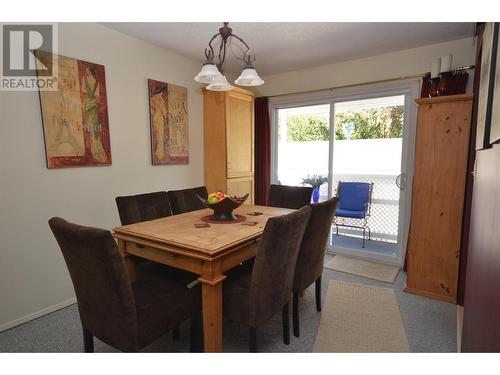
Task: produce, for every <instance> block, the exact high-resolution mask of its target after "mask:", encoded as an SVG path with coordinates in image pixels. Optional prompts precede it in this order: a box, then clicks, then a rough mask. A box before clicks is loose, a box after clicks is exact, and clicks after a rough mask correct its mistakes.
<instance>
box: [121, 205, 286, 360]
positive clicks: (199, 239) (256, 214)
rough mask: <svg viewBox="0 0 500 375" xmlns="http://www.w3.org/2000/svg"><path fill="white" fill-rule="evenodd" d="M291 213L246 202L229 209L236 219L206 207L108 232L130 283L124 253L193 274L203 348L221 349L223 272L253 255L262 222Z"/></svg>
mask: <svg viewBox="0 0 500 375" xmlns="http://www.w3.org/2000/svg"><path fill="white" fill-rule="evenodd" d="M292 211H294V210H291V209H286V208H279V207H269V206H257V205H250V204H246V205H243V206H240V207H238V208H237V209H236V210H235V211H234V213H235V214H236V215H237V217H238V220H236V221H234V222H219V223H216V222H213V221H210V218H209V216H210V215H211V214H212V210H210V209H202V210H196V211H191V212H187V213H183V214H180V215H174V216H167V217H163V218H160V219H156V220H150V221H144V222H140V223H136V224H130V225H124V226H121V227H117V228H115V229H114V230H113V236H114V237H115V238H116V240H117V242H118V248H119V250H120V254H121V256H122V257H123V259H124V262H125V266H126V270H127V273H128V275H129V277H130V279H131V281H132V282H134V281H135V260H134V259H133V257H131V256H130V255H134V256H137V257H140V258H145V259H148V260H150V261H154V262H158V263H161V264H165V265H168V266H171V267H175V268H178V269H181V270H185V271H189V272H192V273H195V274H197V275H199V278H198V280H199V281H200V283H201V295H202V314H203V332H204V348H205V351H206V352H221V351H222V302H223V301H222V288H223V281H224V279H225V278H226V275H225V274H224V273H225V272H227V271H228V270H230V269H231V268H234V267H237V266H238V265H239V264H241V263H242V262H244V261H246V260H248V259H250V258H252V257H254V256H255V255H256V252H257V248H258V243H259V239H260V238H261V236H262V233H263V231H264V227H265V225H266V222H267V220H269V219H270V218H272V217H274V216H280V215H285V214H288V213H290V212H292ZM207 221H208V222H207Z"/></svg>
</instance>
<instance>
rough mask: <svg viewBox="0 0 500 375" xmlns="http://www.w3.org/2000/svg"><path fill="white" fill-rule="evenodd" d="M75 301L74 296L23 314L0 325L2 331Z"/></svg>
mask: <svg viewBox="0 0 500 375" xmlns="http://www.w3.org/2000/svg"><path fill="white" fill-rule="evenodd" d="M75 303H76V297H73V298H70V299H68V300H66V301H62V302H59V303H58V304H56V305H53V306H49V307H46V308H44V309H41V310H38V311H35V312H34V313H32V314H29V315H25V316H22V317H20V318H18V319H14V320H11V321H10V322H7V323H3V324H2V325H0V332H3V331H6V330H8V329H10V328H14V327H16V326H19V325H21V324H23V323H27V322H29V321H30V320H34V319H36V318H39V317H41V316H44V315H47V314H49V313H51V312H54V311H57V310H60V309H62V308H64V307H67V306H69V305H73V304H75Z"/></svg>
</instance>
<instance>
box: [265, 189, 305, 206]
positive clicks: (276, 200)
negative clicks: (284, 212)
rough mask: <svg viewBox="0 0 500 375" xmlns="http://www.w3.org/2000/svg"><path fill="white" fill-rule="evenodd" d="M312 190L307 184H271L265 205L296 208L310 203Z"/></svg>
mask: <svg viewBox="0 0 500 375" xmlns="http://www.w3.org/2000/svg"><path fill="white" fill-rule="evenodd" d="M312 192H313V188H312V187H309V186H287V185H271V187H270V189H269V199H268V203H267V205H268V206H272V207H282V208H293V209H298V208H301V207H304V206H307V205H308V204H309V203H311V195H312Z"/></svg>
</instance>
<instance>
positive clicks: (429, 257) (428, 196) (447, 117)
mask: <svg viewBox="0 0 500 375" xmlns="http://www.w3.org/2000/svg"><path fill="white" fill-rule="evenodd" d="M471 106H472V102H471V101H462V102H451V103H434V104H426V105H420V107H419V112H418V125H417V140H416V151H415V172H414V177H413V197H412V213H411V229H410V237H409V241H408V279H407V290H408V291H413V292H415V293H417V294H423V295H427V296H430V297H434V298H438V299H443V300H446V301H449V302H455V300H456V293H457V277H458V262H459V255H460V254H459V252H460V235H461V228H462V212H463V201H464V188H463V187H464V186H465V177H466V166H467V156H468V154H467V150H468V144H469V131H470V113H471Z"/></svg>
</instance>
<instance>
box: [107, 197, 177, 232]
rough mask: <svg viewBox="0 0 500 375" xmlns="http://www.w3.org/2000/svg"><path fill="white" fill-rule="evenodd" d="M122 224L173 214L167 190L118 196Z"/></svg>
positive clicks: (116, 199) (117, 204)
mask: <svg viewBox="0 0 500 375" xmlns="http://www.w3.org/2000/svg"><path fill="white" fill-rule="evenodd" d="M115 201H116V206H117V207H118V214H119V215H120V221H121V223H122V225H129V224H135V223H140V222H141V221H148V220H154V219H159V218H161V217H166V216H172V209H171V208H170V202H169V200H168V195H167V192H166V191H156V192H154V193H145V194H137V195H128V196H123V197H116V198H115Z"/></svg>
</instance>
